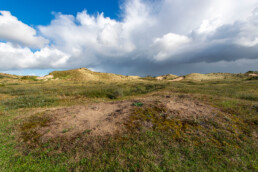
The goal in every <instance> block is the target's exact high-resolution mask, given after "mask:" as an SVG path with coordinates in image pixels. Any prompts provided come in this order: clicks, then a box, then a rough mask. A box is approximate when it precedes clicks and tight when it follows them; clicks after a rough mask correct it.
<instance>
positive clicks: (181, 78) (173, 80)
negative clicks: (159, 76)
mask: <svg viewBox="0 0 258 172" xmlns="http://www.w3.org/2000/svg"><path fill="white" fill-rule="evenodd" d="M183 79H184V77H178V78H176V79H172V80H169V81H171V82H178V81H182V80H183Z"/></svg>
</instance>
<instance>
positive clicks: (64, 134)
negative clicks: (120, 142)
mask: <svg viewBox="0 0 258 172" xmlns="http://www.w3.org/2000/svg"><path fill="white" fill-rule="evenodd" d="M135 102H137V103H138V104H139V102H140V104H139V105H141V106H138V104H137V103H135ZM153 109H154V111H155V113H156V112H157V113H159V114H160V116H162V115H164V118H166V119H174V118H175V119H180V120H189V119H190V120H192V121H195V120H208V119H212V118H214V115H216V114H217V113H218V110H217V109H215V108H213V107H211V106H209V105H206V104H204V103H201V102H199V101H197V100H193V99H192V98H190V97H187V96H181V97H180V96H179V97H178V96H177V97H175V96H169V95H168V96H164V95H163V96H150V97H145V98H139V99H135V100H125V101H116V102H106V103H103V102H102V103H92V104H88V105H78V106H72V107H65V108H58V109H52V110H51V109H50V110H47V111H45V112H42V113H40V115H37V114H36V115H33V116H31V117H30V118H29V120H27V121H26V122H25V123H24V124H23V125H22V127H21V138H22V140H23V141H24V142H27V143H32V142H35V141H37V142H38V141H39V142H41V143H44V142H47V141H48V140H53V139H57V138H65V139H68V140H70V139H74V138H76V137H77V136H78V135H84V134H86V135H87V136H93V137H95V136H111V135H117V134H119V133H120V134H121V133H123V132H126V131H127V130H128V129H129V128H128V125H131V124H132V123H135V121H137V120H139V119H136V118H135V115H137V113H136V111H139V110H140V111H141V110H144V111H146V110H147V111H148V110H150V111H149V113H150V114H151V113H153ZM155 109H158V110H155ZM163 111H164V112H163ZM138 117H141V114H140V115H139V116H138ZM143 117H145V116H143ZM134 118H135V121H132V119H134ZM162 118H163V117H162ZM147 121H148V119H147ZM170 121H171V120H170ZM130 123H131V124H130ZM135 124H137V122H136V123H135Z"/></svg>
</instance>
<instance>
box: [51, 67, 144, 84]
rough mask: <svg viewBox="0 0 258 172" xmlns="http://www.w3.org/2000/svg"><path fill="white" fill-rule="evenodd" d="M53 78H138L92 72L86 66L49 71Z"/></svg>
mask: <svg viewBox="0 0 258 172" xmlns="http://www.w3.org/2000/svg"><path fill="white" fill-rule="evenodd" d="M50 75H53V76H54V78H55V79H56V78H58V79H63V80H72V81H109V82H110V81H111V82H112V81H121V80H135V79H139V77H137V76H124V75H117V74H112V73H101V72H93V71H91V70H88V69H86V68H80V69H73V70H67V71H54V72H52V73H50Z"/></svg>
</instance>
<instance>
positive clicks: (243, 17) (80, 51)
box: [0, 0, 258, 76]
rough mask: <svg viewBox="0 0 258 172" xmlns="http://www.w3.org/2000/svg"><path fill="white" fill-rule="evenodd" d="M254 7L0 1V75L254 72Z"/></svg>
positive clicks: (149, 0)
mask: <svg viewBox="0 0 258 172" xmlns="http://www.w3.org/2000/svg"><path fill="white" fill-rule="evenodd" d="M257 54H258V0H248V1H246V0H238V1H235V0H227V1H225V0H205V1H204V0H94V1H93V0H91V1H89V0H88V1H86V0H62V1H61V0H51V1H50V0H44V1H40V0H34V1H32V0H0V72H6V73H13V74H21V75H25V74H31V75H34V74H35V75H45V74H48V73H49V72H50V71H53V70H66V69H74V68H80V67H86V68H89V69H92V70H94V71H100V72H112V73H117V74H124V75H141V76H145V75H156V76H157V75H162V74H168V73H172V74H177V75H184V74H187V73H196V72H198V73H210V72H232V73H239V72H242V73H243V72H246V71H248V70H258V56H257Z"/></svg>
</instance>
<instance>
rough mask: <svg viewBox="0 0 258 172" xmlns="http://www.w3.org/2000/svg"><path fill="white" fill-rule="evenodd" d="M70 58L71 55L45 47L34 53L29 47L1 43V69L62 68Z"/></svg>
mask: <svg viewBox="0 0 258 172" xmlns="http://www.w3.org/2000/svg"><path fill="white" fill-rule="evenodd" d="M69 58H70V56H69V55H67V54H65V53H63V52H62V51H60V50H57V49H55V48H52V47H44V48H42V49H41V50H39V51H36V52H32V51H31V50H30V49H29V48H27V47H20V46H13V45H12V44H11V43H0V69H1V70H8V69H17V68H18V69H24V68H62V67H64V64H66V62H67V61H68V59H69Z"/></svg>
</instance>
